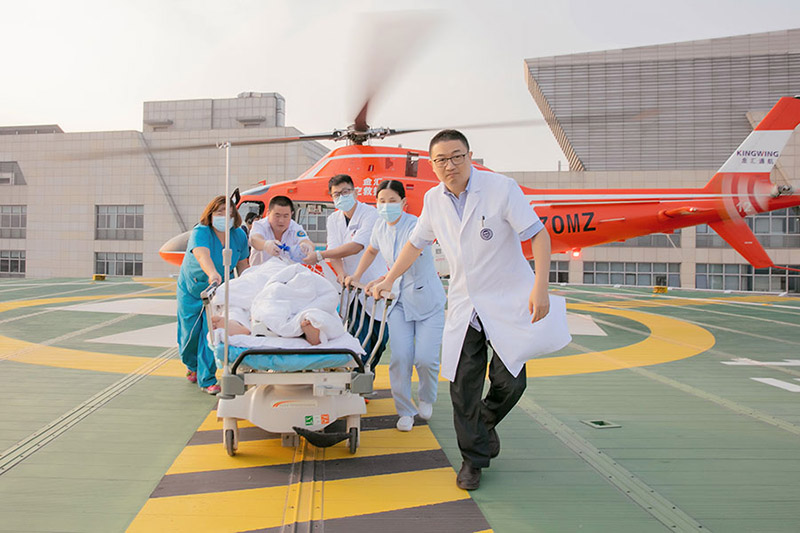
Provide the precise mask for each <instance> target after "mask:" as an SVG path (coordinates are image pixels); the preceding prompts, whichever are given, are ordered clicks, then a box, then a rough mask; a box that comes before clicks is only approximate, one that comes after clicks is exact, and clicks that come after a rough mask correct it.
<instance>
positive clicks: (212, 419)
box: [197, 409, 256, 442]
mask: <svg viewBox="0 0 800 533" xmlns="http://www.w3.org/2000/svg"><path fill="white" fill-rule="evenodd" d="M252 427H256V426H255V425H254V424H251V423H250V422H249V421H247V420H239V429H241V428H252ZM216 429H218V430H220V431H222V419H221V418H218V417H217V410H216V409H214V410H213V411H211V412H210V413H208V416H207V417H206V419H205V420H203V423H202V424H200V427H199V428H197V431H212V430H216ZM219 438H220V442H222V435H220V437H219Z"/></svg>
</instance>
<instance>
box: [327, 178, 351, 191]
mask: <svg viewBox="0 0 800 533" xmlns="http://www.w3.org/2000/svg"><path fill="white" fill-rule="evenodd" d="M342 183H349V184H350V186H351V187H355V185H353V178H351V177H350V176H348V175H347V174H336V175H335V176H334V177H332V178H331V179H329V180H328V194H330V193H331V189H332V188H333V187H336V186H337V185H341V184H342Z"/></svg>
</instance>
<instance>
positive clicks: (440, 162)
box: [431, 154, 467, 168]
mask: <svg viewBox="0 0 800 533" xmlns="http://www.w3.org/2000/svg"><path fill="white" fill-rule="evenodd" d="M466 158H467V154H456V155H454V156H451V157H440V158H438V159H431V161H432V162H433V164H434V165H436V166H437V167H439V168H444V167H446V166H447V162H448V161H452V162H453V164H454V165H456V166H458V165H460V164H461V163H463V162H464V160H465V159H466Z"/></svg>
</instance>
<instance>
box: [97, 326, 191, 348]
mask: <svg viewBox="0 0 800 533" xmlns="http://www.w3.org/2000/svg"><path fill="white" fill-rule="evenodd" d="M177 339H178V323H177V322H170V323H169V324H162V325H160V326H153V327H150V328H143V329H136V330H133V331H126V332H124V333H116V334H114V335H107V336H105V337H98V338H96V339H89V341H88V342H102V343H108V344H127V345H129V346H158V347H162V348H172V347H173V346H175V345H177V344H178V340H177Z"/></svg>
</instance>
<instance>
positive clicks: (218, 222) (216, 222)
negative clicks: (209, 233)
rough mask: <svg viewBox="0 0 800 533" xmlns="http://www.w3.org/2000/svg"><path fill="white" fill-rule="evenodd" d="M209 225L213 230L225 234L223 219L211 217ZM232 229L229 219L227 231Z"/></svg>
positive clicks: (231, 220) (231, 221)
mask: <svg viewBox="0 0 800 533" xmlns="http://www.w3.org/2000/svg"><path fill="white" fill-rule="evenodd" d="M211 225H212V226H214V229H215V230H217V231H221V232H222V233H225V217H218V216H212V217H211ZM232 227H233V219H232V218H229V219H228V228H227V229H231V228H232Z"/></svg>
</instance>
